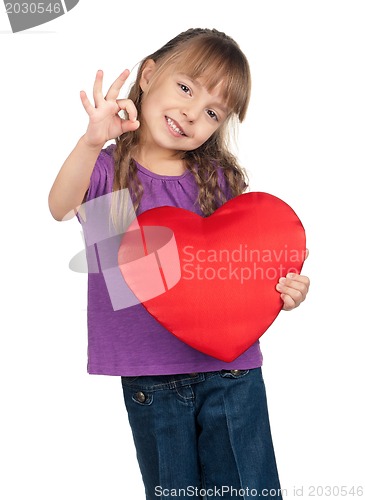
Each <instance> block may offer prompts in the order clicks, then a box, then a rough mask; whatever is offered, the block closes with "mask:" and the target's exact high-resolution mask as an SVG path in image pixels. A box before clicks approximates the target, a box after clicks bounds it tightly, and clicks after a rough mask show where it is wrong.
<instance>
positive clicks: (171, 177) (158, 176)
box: [134, 160, 189, 181]
mask: <svg viewBox="0 0 365 500" xmlns="http://www.w3.org/2000/svg"><path fill="white" fill-rule="evenodd" d="M134 163H135V164H136V166H137V168H138V170H139V171H140V172H142V173H143V174H145V175H148V176H149V177H152V178H153V179H158V180H161V181H162V180H164V181H178V180H180V179H183V178H184V177H185V176H186V175H187V174H188V173H189V170H188V169H186V170H185V172H183V173H182V174H180V175H162V174H156V173H155V172H151V170H148V169H147V168H146V167H144V166H143V165H141V164H140V163H138V161H136V160H134Z"/></svg>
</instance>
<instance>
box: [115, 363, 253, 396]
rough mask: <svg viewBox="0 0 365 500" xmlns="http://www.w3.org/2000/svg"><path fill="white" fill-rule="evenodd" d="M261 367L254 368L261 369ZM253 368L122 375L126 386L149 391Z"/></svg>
mask: <svg viewBox="0 0 365 500" xmlns="http://www.w3.org/2000/svg"><path fill="white" fill-rule="evenodd" d="M259 369H260V368H254V370H259ZM248 371H251V370H219V371H214V372H201V373H183V374H179V375H147V376H139V377H121V379H122V383H123V386H124V387H131V388H133V387H135V388H139V389H145V390H149V391H160V390H164V389H175V388H176V387H183V386H186V385H192V384H198V383H199V382H204V381H205V380H209V379H210V378H212V377H216V376H223V377H230V378H240V377H242V376H243V375H245V374H247V372H248Z"/></svg>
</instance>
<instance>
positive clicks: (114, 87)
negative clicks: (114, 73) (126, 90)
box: [105, 69, 130, 101]
mask: <svg viewBox="0 0 365 500" xmlns="http://www.w3.org/2000/svg"><path fill="white" fill-rule="evenodd" d="M129 73H130V71H129V69H125V70H124V71H123V73H121V74H120V75H119V76H118V78H117V79H116V80H115V82H114V83H112V84H111V86H110V88H109V90H108V92H107V93H106V96H105V99H106V100H107V99H110V100H112V101H115V100H116V99H117V97H118V95H119V92H120V89H121V88H122V87H123V85H124V84H125V82H126V80H127V78H128V76H129Z"/></svg>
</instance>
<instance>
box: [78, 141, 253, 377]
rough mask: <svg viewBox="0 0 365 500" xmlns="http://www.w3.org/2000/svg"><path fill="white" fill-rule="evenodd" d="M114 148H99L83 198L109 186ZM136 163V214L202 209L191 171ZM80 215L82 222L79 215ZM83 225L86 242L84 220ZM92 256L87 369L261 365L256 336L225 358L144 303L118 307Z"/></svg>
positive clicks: (159, 370)
mask: <svg viewBox="0 0 365 500" xmlns="http://www.w3.org/2000/svg"><path fill="white" fill-rule="evenodd" d="M114 148H115V145H114V144H112V145H109V146H108V147H107V148H105V149H103V150H102V151H101V153H100V155H99V158H98V160H97V161H96V164H95V166H94V169H93V172H92V174H91V178H90V186H89V189H88V192H87V196H86V200H85V201H86V202H88V201H90V200H95V201H97V200H96V199H97V198H98V197H102V196H103V195H107V194H108V193H111V192H112V188H113V178H114V165H113V156H112V153H113V149H114ZM137 168H138V177H139V180H140V181H141V183H142V185H143V189H144V192H143V196H142V200H141V203H140V206H139V208H138V212H137V213H138V214H140V213H142V212H144V211H145V210H148V209H150V208H154V207H158V206H163V205H168V206H176V207H181V208H185V209H187V210H190V211H193V212H195V213H197V214H199V215H201V211H200V208H199V205H198V204H197V202H196V200H197V195H198V187H197V185H196V182H195V179H194V176H193V175H192V174H191V172H189V171H188V170H186V171H185V172H184V173H183V174H182V175H179V176H167V175H158V174H155V173H153V172H150V171H149V170H147V169H146V168H144V167H143V166H141V165H139V164H137ZM87 205H88V204H87V203H86V206H87ZM78 219H79V220H80V222H82V220H81V218H80V217H79V216H78ZM82 223H83V222H82ZM91 223H92V221H91ZM88 224H90V219H89V220H88ZM83 229H84V233H85V239H86V243H87V244H88V245H89V243H88V237H87V235H86V232H85V230H87V228H86V226H85V223H83ZM94 239H95V238H94ZM89 242H90V238H89ZM90 248H91V247H90ZM88 253H89V254H90V252H88ZM100 258H101V257H100V252H99V255H96V256H94V260H95V266H96V267H98V262H99V260H100ZM90 260H92V259H88V264H89V274H88V373H90V374H100V375H117V376H139V375H167V374H177V373H194V372H207V371H216V370H227V369H229V370H231V369H248V368H256V367H259V366H261V365H262V354H261V350H260V345H259V341H257V342H255V343H254V344H253V345H252V346H251V347H250V348H249V349H248V350H247V351H246V352H244V353H243V354H242V355H241V356H239V357H238V358H237V359H236V360H234V361H233V362H231V363H226V362H224V361H220V360H218V359H216V358H213V357H211V356H208V355H206V354H203V353H201V352H199V351H197V350H195V349H193V348H192V347H190V346H188V345H186V344H185V343H183V342H182V341H180V340H179V339H177V338H176V337H175V336H174V335H172V334H171V333H170V332H169V331H168V330H166V329H165V328H164V327H163V326H162V325H161V324H160V323H158V321H157V320H155V319H154V318H153V317H152V316H151V315H150V314H149V313H148V312H147V311H146V309H145V308H144V307H143V305H142V304H139V303H134V304H135V305H131V306H129V307H122V308H119V309H118V308H115V307H113V305H112V302H111V298H110V290H109V289H108V287H107V279H106V278H105V276H106V274H105V275H104V274H103V273H102V272H97V270H96V272H95V269H94V270H93V272H90ZM99 270H100V267H99ZM109 288H110V287H109Z"/></svg>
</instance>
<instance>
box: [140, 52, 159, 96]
mask: <svg viewBox="0 0 365 500" xmlns="http://www.w3.org/2000/svg"><path fill="white" fill-rule="evenodd" d="M155 70H156V63H155V61H154V60H153V59H147V61H146V62H145V63H144V66H143V69H142V74H141V80H140V82H139V86H140V87H141V89H142V90H143V92H145V91H146V90H147V87H148V84H149V82H150V80H151V78H152V76H153V74H154V72H155Z"/></svg>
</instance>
